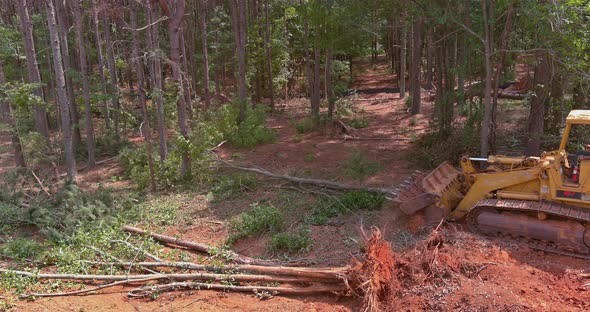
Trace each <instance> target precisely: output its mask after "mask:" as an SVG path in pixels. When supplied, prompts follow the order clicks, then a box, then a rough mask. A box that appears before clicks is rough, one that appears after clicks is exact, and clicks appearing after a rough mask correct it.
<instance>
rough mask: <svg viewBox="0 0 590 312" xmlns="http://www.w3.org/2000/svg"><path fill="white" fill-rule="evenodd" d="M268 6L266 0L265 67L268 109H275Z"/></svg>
mask: <svg viewBox="0 0 590 312" xmlns="http://www.w3.org/2000/svg"><path fill="white" fill-rule="evenodd" d="M269 15H270V5H269V3H268V0H266V1H265V3H264V20H265V30H266V31H265V35H266V36H265V39H266V44H265V47H266V66H267V69H268V90H269V96H270V109H271V110H272V109H274V108H275V95H274V84H273V74H272V49H271V48H272V47H271V42H270V35H271V28H270V16H269Z"/></svg>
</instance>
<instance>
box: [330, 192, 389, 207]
mask: <svg viewBox="0 0 590 312" xmlns="http://www.w3.org/2000/svg"><path fill="white" fill-rule="evenodd" d="M384 202H385V196H383V194H379V193H372V192H367V191H351V192H348V193H346V194H344V195H342V197H341V198H340V203H341V204H342V205H344V206H345V207H346V208H347V209H348V210H351V211H355V210H361V209H364V210H376V209H379V208H381V206H382V205H383V203H384Z"/></svg>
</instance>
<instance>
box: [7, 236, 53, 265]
mask: <svg viewBox="0 0 590 312" xmlns="http://www.w3.org/2000/svg"><path fill="white" fill-rule="evenodd" d="M44 247H45V246H43V244H40V243H38V242H36V241H34V240H31V239H24V238H18V239H13V240H10V241H8V242H7V243H6V244H4V245H2V246H0V253H1V254H2V255H5V256H9V257H11V258H14V259H15V260H17V261H25V260H35V259H38V258H39V257H40V255H41V254H42V253H43V251H44Z"/></svg>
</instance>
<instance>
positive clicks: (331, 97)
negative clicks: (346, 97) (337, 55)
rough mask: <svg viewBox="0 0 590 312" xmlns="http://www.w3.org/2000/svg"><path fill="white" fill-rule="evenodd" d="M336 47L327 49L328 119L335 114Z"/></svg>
mask: <svg viewBox="0 0 590 312" xmlns="http://www.w3.org/2000/svg"><path fill="white" fill-rule="evenodd" d="M333 58H334V49H333V48H332V47H329V48H328V50H327V51H326V74H325V75H326V97H327V98H328V119H332V117H333V116H334V102H335V99H334V88H333V86H332V59H333Z"/></svg>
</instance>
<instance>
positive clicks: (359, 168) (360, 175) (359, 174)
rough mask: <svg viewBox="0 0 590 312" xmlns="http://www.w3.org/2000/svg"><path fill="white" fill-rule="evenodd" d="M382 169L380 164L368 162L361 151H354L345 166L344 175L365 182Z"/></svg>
mask: <svg viewBox="0 0 590 312" xmlns="http://www.w3.org/2000/svg"><path fill="white" fill-rule="evenodd" d="M380 168H381V165H380V164H379V163H376V162H371V161H368V160H367V159H366V158H365V156H364V155H363V154H362V153H361V152H360V151H354V152H353V153H352V155H351V156H350V157H349V158H348V160H347V161H346V163H345V164H344V173H345V174H346V175H347V176H349V177H351V178H353V179H355V180H357V181H363V180H364V179H365V178H366V177H367V176H370V175H373V174H375V173H377V171H379V169H380Z"/></svg>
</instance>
